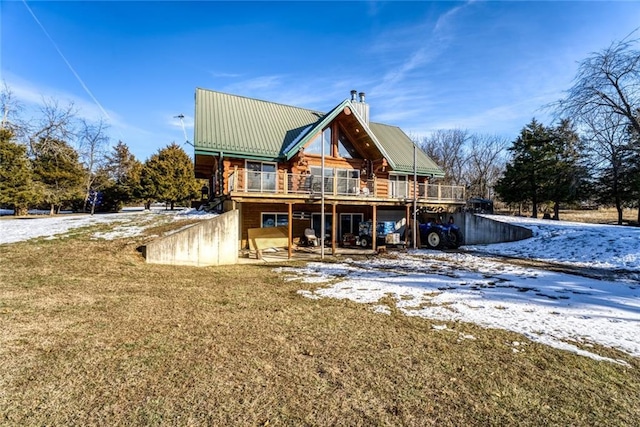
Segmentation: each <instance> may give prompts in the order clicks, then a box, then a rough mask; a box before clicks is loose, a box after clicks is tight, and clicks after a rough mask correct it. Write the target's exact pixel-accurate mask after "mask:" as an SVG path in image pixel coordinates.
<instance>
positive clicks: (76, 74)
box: [22, 0, 111, 121]
mask: <svg viewBox="0 0 640 427" xmlns="http://www.w3.org/2000/svg"><path fill="white" fill-rule="evenodd" d="M22 3H24V6H25V7H26V8H27V10H28V11H29V13H30V14H31V16H33V19H34V20H35V21H36V22H37V23H38V25H39V26H40V28H41V29H42V31H43V32H44V34H45V35H46V36H47V38H48V39H49V41H50V42H51V44H53V47H55V48H56V50H57V51H58V54H59V55H60V57H61V58H62V60H63V61H64V62H65V63H66V64H67V67H69V69H70V70H71V72H72V73H73V75H74V76H75V77H76V79H77V80H78V82H79V83H80V85H81V86H82V88H83V89H84V90H85V92H87V94H88V95H89V96H90V97H91V99H93V102H95V103H96V105H97V106H98V108H100V111H102V114H104V116H105V117H106V118H107V120H109V121H111V117H110V116H109V113H107V111H106V110H105V109H104V108H103V107H102V105H101V104H100V102H99V101H98V100H97V99H96V97H95V96H94V95H93V93H91V91H90V90H89V88H88V87H87V85H86V84H84V82H83V81H82V79H81V78H80V76H79V75H78V73H77V72H76V70H74V68H73V67H72V66H71V63H70V62H69V61H68V60H67V58H65V56H64V55H63V54H62V51H61V50H60V48H59V47H58V45H57V44H56V42H55V41H53V38H52V37H51V36H50V35H49V33H48V32H47V30H46V29H45V28H44V25H42V23H41V22H40V20H39V19H38V18H37V17H36V15H35V13H33V11H32V10H31V8H30V7H29V5H28V4H27V1H26V0H22Z"/></svg>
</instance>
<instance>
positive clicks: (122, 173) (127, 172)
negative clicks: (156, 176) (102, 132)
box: [104, 141, 144, 211]
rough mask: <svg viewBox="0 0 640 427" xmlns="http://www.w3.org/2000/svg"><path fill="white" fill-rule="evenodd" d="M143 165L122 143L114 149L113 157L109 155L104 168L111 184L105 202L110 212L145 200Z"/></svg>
mask: <svg viewBox="0 0 640 427" xmlns="http://www.w3.org/2000/svg"><path fill="white" fill-rule="evenodd" d="M142 168H143V166H142V163H141V162H140V161H138V160H137V159H136V158H135V156H134V155H133V154H132V153H131V152H130V151H129V147H128V146H127V144H125V143H124V142H122V141H118V144H117V145H116V146H115V147H113V152H112V154H111V155H107V162H106V166H105V168H104V172H105V173H106V175H107V177H108V179H109V184H108V185H107V186H106V187H105V191H104V192H105V201H106V202H107V203H108V204H109V208H110V210H116V211H117V210H120V209H121V208H122V206H124V205H126V204H127V203H131V202H134V201H136V200H140V199H142V198H143V196H144V194H143V189H142V184H141V176H142Z"/></svg>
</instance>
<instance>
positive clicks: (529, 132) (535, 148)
mask: <svg viewBox="0 0 640 427" xmlns="http://www.w3.org/2000/svg"><path fill="white" fill-rule="evenodd" d="M509 151H510V152H511V153H513V154H512V155H513V159H512V162H511V163H509V164H507V168H506V170H505V172H504V175H503V177H502V178H500V179H499V180H498V182H497V184H496V192H497V193H498V194H499V195H500V197H501V199H502V200H503V201H504V202H506V203H522V202H531V205H532V217H533V218H537V217H538V205H539V203H540V202H542V201H543V200H544V198H545V195H546V193H548V191H549V190H548V185H549V184H548V182H549V175H550V174H552V173H553V164H554V161H555V150H554V145H553V137H552V135H551V132H550V130H549V129H548V128H547V127H545V126H544V125H542V124H541V123H538V122H537V121H536V120H535V119H533V120H532V121H531V123H529V124H528V125H527V126H526V127H524V128H523V129H522V131H521V132H520V135H519V136H518V138H517V139H516V140H515V141H513V145H512V146H511V147H510V148H509Z"/></svg>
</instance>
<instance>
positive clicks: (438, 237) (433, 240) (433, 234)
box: [427, 229, 445, 249]
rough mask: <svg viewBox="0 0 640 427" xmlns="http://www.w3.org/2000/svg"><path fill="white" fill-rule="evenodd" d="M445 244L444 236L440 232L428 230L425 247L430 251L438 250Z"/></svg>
mask: <svg viewBox="0 0 640 427" xmlns="http://www.w3.org/2000/svg"><path fill="white" fill-rule="evenodd" d="M444 242H445V238H444V234H442V231H440V230H436V229H433V230H429V232H428V233H427V246H428V247H429V248H430V249H438V248H440V247H442V245H443V244H444Z"/></svg>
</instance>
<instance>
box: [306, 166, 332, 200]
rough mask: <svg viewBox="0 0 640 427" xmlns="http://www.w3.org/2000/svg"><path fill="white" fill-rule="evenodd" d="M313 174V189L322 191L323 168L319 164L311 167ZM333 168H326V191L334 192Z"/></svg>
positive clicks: (318, 191) (317, 191)
mask: <svg viewBox="0 0 640 427" xmlns="http://www.w3.org/2000/svg"><path fill="white" fill-rule="evenodd" d="M309 171H310V172H311V176H312V177H313V187H312V190H313V191H314V192H316V193H320V192H322V187H321V184H320V183H321V182H322V168H321V167H319V166H311V167H310V168H309ZM333 174H334V170H333V168H324V191H325V193H333Z"/></svg>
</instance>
